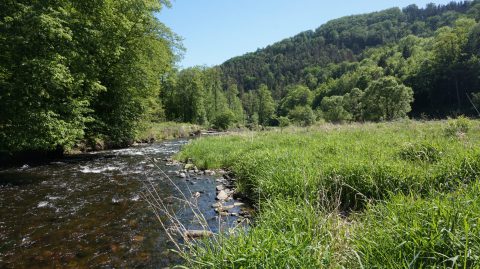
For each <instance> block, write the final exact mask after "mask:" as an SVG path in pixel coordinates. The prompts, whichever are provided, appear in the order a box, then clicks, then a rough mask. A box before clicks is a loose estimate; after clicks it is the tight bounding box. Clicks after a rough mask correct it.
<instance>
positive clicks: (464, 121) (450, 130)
mask: <svg viewBox="0 0 480 269" xmlns="http://www.w3.org/2000/svg"><path fill="white" fill-rule="evenodd" d="M471 126H472V122H471V120H470V119H468V118H467V117H464V116H460V117H458V118H457V119H449V120H448V122H447V127H446V128H445V135H446V136H449V137H452V136H459V135H463V134H466V133H468V131H469V130H470V128H471Z"/></svg>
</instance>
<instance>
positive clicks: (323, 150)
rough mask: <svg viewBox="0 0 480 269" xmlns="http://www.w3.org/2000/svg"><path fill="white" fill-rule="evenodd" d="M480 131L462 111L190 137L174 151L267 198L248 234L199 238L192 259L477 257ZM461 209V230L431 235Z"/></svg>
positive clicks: (335, 261)
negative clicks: (204, 242)
mask: <svg viewBox="0 0 480 269" xmlns="http://www.w3.org/2000/svg"><path fill="white" fill-rule="evenodd" d="M479 131H480V122H478V121H470V120H467V119H463V118H462V119H458V120H450V121H436V122H415V121H403V122H395V123H381V124H353V125H323V126H316V127H312V128H307V129H295V128H291V129H287V130H282V131H280V130H276V131H270V132H263V133H241V134H238V135H232V136H226V137H215V138H205V139H200V140H196V141H193V142H192V143H190V144H189V145H188V146H187V147H185V148H184V150H183V151H182V152H180V153H179V154H178V155H177V158H179V159H182V160H185V159H187V158H192V159H193V161H194V162H195V163H196V164H197V166H200V167H203V168H220V167H221V168H227V169H230V170H232V171H233V172H234V173H235V174H236V176H237V179H238V180H237V182H238V188H239V190H240V191H241V192H243V193H244V194H245V195H247V196H248V197H249V198H250V199H251V200H252V201H253V202H254V203H255V204H256V205H260V210H259V221H258V222H257V223H256V224H255V225H254V226H253V227H252V228H251V229H250V231H249V232H248V233H243V234H239V235H237V236H232V237H227V238H225V239H224V240H222V243H221V244H220V245H218V246H212V247H210V248H208V251H207V249H203V248H202V247H199V248H197V249H196V252H194V253H193V255H194V256H193V257H194V260H195V261H196V262H204V264H210V266H204V267H211V268H218V267H230V268H279V267H280V268H319V267H324V268H337V267H342V266H345V267H347V268H361V267H362V266H363V267H364V268H386V267H384V266H382V265H388V266H387V268H388V267H395V268H437V267H438V268H451V267H452V265H453V267H454V268H455V267H457V268H474V267H475V266H477V267H478V266H479V265H480V261H479V259H478V254H475V253H479V252H478V248H479V245H480V240H479V238H478V228H477V227H478V225H479V224H480V223H479V221H478V217H477V218H475V217H474V216H475V215H476V216H478V215H480V208H479V206H478V204H479V203H480V201H479V199H477V198H476V197H477V196H478V194H480V192H479V189H478V187H475V186H477V185H476V184H477V183H476V182H477V181H478V179H479V177H480V132H479ZM452 197H455V199H454V198H452ZM453 200H455V201H453ZM457 200H458V204H455V203H457V202H456V201H457ZM280 201H282V202H280ZM475 203H476V204H477V206H475ZM306 205H309V206H306ZM468 205H471V206H468ZM310 208H312V210H311V211H312V212H311V213H309V212H306V211H305V210H307V211H308V210H309V209H310ZM437 209H438V214H437V215H435V213H434V211H435V210H437ZM429 210H432V212H430V211H429ZM462 210H463V211H462ZM292 212H293V213H292ZM340 214H343V215H345V214H347V215H348V217H342V218H340V217H339V215H340ZM456 218H461V219H460V220H458V221H459V224H458V225H457V224H455V227H456V228H458V227H459V225H460V226H462V227H463V228H464V232H461V229H460V228H459V229H460V230H455V231H454V232H451V233H449V234H448V235H444V237H443V239H442V240H443V241H441V240H440V239H438V240H437V239H435V238H430V236H432V235H438V233H440V232H434V231H433V230H432V229H433V228H432V227H437V228H438V229H440V230H442V229H447V228H448V225H447V224H445V223H449V222H450V223H451V220H452V219H456ZM276 219H278V221H279V222H278V223H281V224H282V225H278V224H277V222H276V221H275V220H276ZM299 219H301V222H302V223H311V224H312V226H308V225H301V224H298V225H297V224H296V223H295V222H296V221H298V220H299ZM339 222H343V224H342V225H339V224H338V223H339ZM332 223H336V224H335V225H332ZM442 225H443V226H442ZM289 227H290V228H289ZM291 227H295V229H294V230H292V229H291ZM312 227H314V228H312ZM359 227H361V228H359ZM467 227H468V230H465V229H467ZM415 229H417V230H419V232H418V233H415V232H414V231H416V230H415ZM467 231H468V232H467ZM475 232H476V234H475ZM295 240H298V241H295ZM291 242H294V243H291ZM308 242H310V243H308ZM455 244H456V245H455ZM454 245H455V246H454ZM256 246H262V248H261V249H258V248H257V247H256ZM447 246H450V247H447ZM255 253H257V254H258V256H256V254H255ZM302 253H303V254H302ZM468 253H471V254H468ZM475 255H477V256H475ZM242 257H243V258H242ZM287 257H289V258H287ZM238 259H240V260H239V261H237V260H238ZM449 259H450V261H453V260H455V263H454V262H448V260H449ZM460 260H461V262H460ZM464 261H466V262H464ZM191 262H193V260H192V261H191ZM198 264H199V263H193V265H198ZM465 266H466V267H465ZM194 267H202V266H194Z"/></svg>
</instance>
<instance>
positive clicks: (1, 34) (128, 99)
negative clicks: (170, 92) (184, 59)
mask: <svg viewBox="0 0 480 269" xmlns="http://www.w3.org/2000/svg"><path fill="white" fill-rule="evenodd" d="M166 5H169V2H168V0H128V1H116V0H101V1H96V0H82V1H73V0H42V1H39V0H15V1H13V0H6V1H1V3H0V89H1V90H0V151H3V152H4V153H5V152H25V151H52V150H59V151H63V150H64V149H69V148H71V147H73V146H74V145H75V144H76V143H78V141H81V140H84V141H90V142H92V141H93V142H94V141H95V140H98V139H101V140H105V141H108V143H109V144H110V145H111V146H123V145H126V144H128V143H130V141H132V140H133V138H134V134H135V130H136V129H137V127H138V125H139V123H140V122H142V121H148V120H150V119H153V118H158V115H160V114H161V113H162V108H161V103H160V100H159V98H158V96H159V93H160V90H161V79H162V77H163V76H165V74H167V73H168V72H169V70H171V68H172V65H173V63H174V60H175V57H176V56H175V53H174V52H175V50H177V49H179V47H178V44H179V43H178V42H177V37H176V36H175V35H174V34H173V33H172V32H171V31H170V30H169V29H168V28H167V27H166V26H165V25H163V24H162V23H161V22H160V21H158V20H157V19H156V17H155V16H154V13H157V12H160V10H161V9H162V8H163V7H164V6H166Z"/></svg>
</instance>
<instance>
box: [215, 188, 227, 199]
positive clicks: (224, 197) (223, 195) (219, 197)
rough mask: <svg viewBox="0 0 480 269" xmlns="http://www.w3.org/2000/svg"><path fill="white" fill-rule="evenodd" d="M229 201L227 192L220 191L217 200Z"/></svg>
mask: <svg viewBox="0 0 480 269" xmlns="http://www.w3.org/2000/svg"><path fill="white" fill-rule="evenodd" d="M227 199H228V194H227V193H226V192H225V191H223V190H222V191H220V192H219V193H218V194H217V200H220V201H222V200H227Z"/></svg>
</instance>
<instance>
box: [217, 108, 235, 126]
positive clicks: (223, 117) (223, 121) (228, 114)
mask: <svg viewBox="0 0 480 269" xmlns="http://www.w3.org/2000/svg"><path fill="white" fill-rule="evenodd" d="M234 120H235V115H234V114H233V112H232V111H230V110H226V111H224V112H222V113H220V114H219V115H217V116H216V117H215V119H214V120H213V128H215V129H218V130H223V131H224V130H227V129H228V127H230V125H231V124H232V123H233V121H234Z"/></svg>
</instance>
